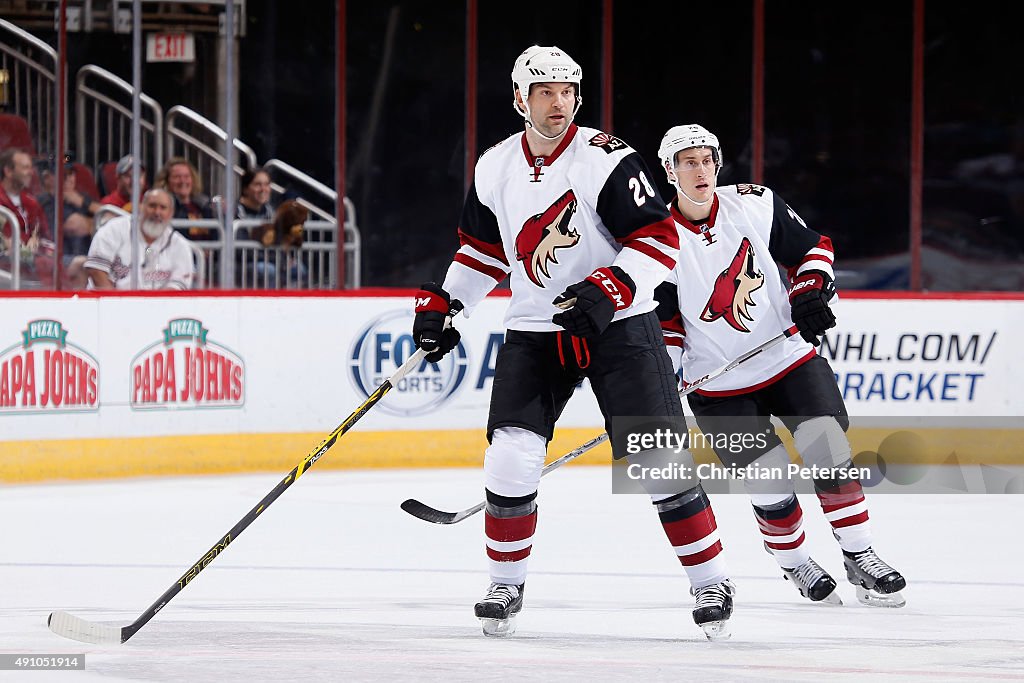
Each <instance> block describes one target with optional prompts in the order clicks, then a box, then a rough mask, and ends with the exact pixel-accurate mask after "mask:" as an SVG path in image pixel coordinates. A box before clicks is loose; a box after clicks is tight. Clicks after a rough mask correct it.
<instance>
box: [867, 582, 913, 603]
mask: <svg viewBox="0 0 1024 683" xmlns="http://www.w3.org/2000/svg"><path fill="white" fill-rule="evenodd" d="M857 600H859V601H860V603H861V604H862V605H867V606H868V607H903V606H904V605H906V604H907V601H906V599H905V598H904V597H903V593H901V592H900V591H896V592H895V593H879V592H878V591H872V590H868V589H867V588H864V587H863V586H857Z"/></svg>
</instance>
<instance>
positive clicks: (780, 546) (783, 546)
mask: <svg viewBox="0 0 1024 683" xmlns="http://www.w3.org/2000/svg"><path fill="white" fill-rule="evenodd" d="M764 544H765V545H766V546H768V547H769V548H771V549H772V550H796V549H797V548H799V547H800V546H802V545H803V544H804V532H802V531H801V532H800V537H799V538H798V539H796V540H795V541H790V542H788V543H773V542H772V541H768V540H766V541H765V542H764Z"/></svg>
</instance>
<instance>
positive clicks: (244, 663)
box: [0, 453, 1024, 683]
mask: <svg viewBox="0 0 1024 683" xmlns="http://www.w3.org/2000/svg"><path fill="white" fill-rule="evenodd" d="M332 457H340V456H339V453H333V454H332ZM284 474H285V473H284V472H282V473H280V475H277V474H261V475H247V476H230V477H227V476H217V477H215V476H211V477H201V478H167V479H147V480H118V481H112V482H102V483H84V484H83V483H68V484H53V485H32V486H5V487H2V488H0V530H2V533H0V538H2V539H3V546H2V553H0V653H26V654H37V655H40V654H57V653H85V654H86V667H87V668H86V671H84V672H81V671H78V672H32V673H28V672H14V673H12V672H0V679H2V680H28V681H33V682H35V681H44V680H53V681H72V680H76V681H77V680H89V681H125V680H133V681H247V682H251V683H255V682H256V681H269V680H287V681H305V680H337V681H351V680H355V681H359V680H370V681H373V680H393V679H398V678H401V679H405V680H446V681H448V680H454V681H471V680H472V681H507V680H514V679H530V680H541V679H543V680H547V681H561V680H573V681H581V680H595V681H605V680H636V681H668V680H695V681H701V682H702V683H703V682H705V681H715V680H729V681H737V680H740V681H745V680H777V681H811V680H815V681H816V680H820V679H821V678H823V677H826V676H827V677H828V678H829V679H831V680H851V681H852V680H864V679H874V680H920V681H943V680H949V681H978V680H1024V578H1022V567H1024V542H1022V534H1021V532H1020V528H1019V526H1020V520H1021V519H1022V518H1024V496H1013V495H1003V496H996V495H987V496H986V495H947V496H940V495H905V494H904V495H875V496H871V495H870V493H869V498H868V502H869V505H870V511H871V517H872V522H873V528H874V532H875V539H876V540H875V548H876V549H877V550H878V552H879V554H880V555H881V556H882V558H883V559H885V560H887V561H888V562H890V563H891V564H893V565H894V566H896V567H897V568H898V569H900V570H901V571H902V572H903V574H904V575H905V576H906V577H907V579H908V582H909V586H908V588H907V589H906V590H905V591H904V595H905V596H906V597H907V601H908V604H907V606H906V607H905V608H903V609H879V608H868V607H864V606H862V605H860V604H859V603H857V602H856V598H855V597H854V590H853V587H852V586H851V585H850V584H849V583H847V582H846V579H845V573H844V572H843V569H842V560H841V556H840V551H839V549H838V546H837V544H836V543H835V542H834V541H833V540H832V537H831V534H830V532H829V530H828V527H827V524H826V522H825V521H824V519H823V517H822V515H821V513H820V508H819V507H818V504H817V500H816V499H815V498H813V497H810V498H802V502H803V506H804V512H805V529H806V531H807V537H808V543H809V544H810V548H811V552H812V555H813V557H815V559H817V560H818V561H819V562H820V563H821V564H822V565H823V566H824V567H825V568H826V569H828V570H829V571H830V572H832V574H833V575H834V576H835V577H836V579H837V581H839V591H840V593H841V595H842V597H843V600H844V602H845V603H846V604H845V605H844V606H843V607H830V606H823V605H815V604H811V603H810V602H808V601H806V600H804V599H803V598H801V597H800V596H799V595H798V594H797V592H796V590H795V589H794V588H793V587H792V586H791V585H790V584H788V583H787V582H785V581H783V579H782V577H781V574H780V573H779V571H778V569H777V568H776V566H775V563H774V561H773V560H772V559H771V558H770V557H769V556H768V555H767V554H766V553H765V551H764V550H763V549H762V546H761V542H760V539H759V535H758V533H757V529H756V526H755V524H754V521H753V515H752V513H751V511H750V505H749V503H748V501H747V499H746V497H745V496H742V495H718V496H715V497H713V499H712V502H713V504H714V507H715V512H716V515H717V517H718V520H719V526H720V528H721V529H722V537H723V541H724V544H725V552H726V557H727V559H728V562H729V564H730V567H731V570H732V572H733V577H734V580H735V582H736V584H737V587H738V595H737V598H736V601H737V602H736V611H735V613H734V616H733V618H732V620H731V626H732V633H733V636H732V639H731V640H728V641H725V642H715V643H711V642H708V641H707V640H705V638H704V636H703V634H702V633H701V631H700V630H699V629H698V628H697V627H696V626H694V624H693V622H692V620H691V617H690V610H691V609H692V605H693V598H691V597H690V595H689V594H688V590H687V589H688V583H687V581H686V579H685V577H684V574H683V572H682V569H681V567H680V566H679V564H678V561H677V560H676V558H675V555H674V554H673V553H672V551H671V549H670V548H669V546H668V543H667V541H666V540H665V538H664V536H663V533H662V530H661V527H660V525H659V524H658V522H657V517H656V515H655V513H654V510H653V509H652V508H651V505H650V503H649V502H648V499H647V498H646V497H645V496H631V495H612V494H611V476H610V469H608V468H604V467H570V468H566V469H564V470H560V471H558V472H555V473H552V475H551V476H550V477H545V479H544V481H543V484H542V486H541V493H540V497H539V499H538V503H539V515H540V516H539V526H538V531H537V535H536V539H535V544H534V551H533V556H532V558H531V571H530V578H529V581H528V584H527V590H526V606H525V608H524V611H523V613H522V615H521V616H520V618H519V630H518V633H517V634H516V635H515V636H514V637H513V638H510V639H505V640H495V639H488V638H485V637H484V636H483V635H482V634H481V632H480V627H479V624H478V622H477V620H476V619H475V618H474V617H473V613H472V605H473V603H474V602H476V600H477V599H479V598H480V597H481V596H482V595H483V592H484V590H485V589H486V587H487V583H488V581H487V574H486V562H485V556H484V550H483V516H482V514H481V515H477V516H475V517H472V518H470V519H468V520H466V521H464V522H462V523H460V524H456V525H453V526H435V525H431V524H428V523H426V522H423V521H420V520H418V519H415V518H413V517H410V516H408V515H407V514H405V513H404V512H402V511H401V510H400V509H399V507H398V505H399V503H400V502H401V501H402V500H404V499H405V498H408V497H414V498H418V499H420V500H422V501H423V502H425V503H428V504H431V505H434V506H436V507H439V508H442V509H447V510H457V509H461V508H464V507H469V506H470V505H472V504H474V503H476V502H479V500H481V499H482V472H481V471H478V470H429V471H368V472H335V471H325V472H318V471H316V470H315V469H313V470H311V471H309V472H308V473H307V474H306V475H305V476H303V477H302V478H300V479H299V481H298V482H297V483H296V484H295V485H294V486H292V487H291V488H290V489H288V490H287V491H286V492H285V494H284V495H283V496H282V497H281V498H280V499H278V500H277V501H276V502H275V503H274V504H273V505H272V506H271V507H270V508H269V510H267V511H266V512H265V513H264V514H263V515H262V516H261V517H260V518H259V519H257V520H256V521H255V522H253V524H252V525H251V526H250V527H249V528H248V529H247V530H246V531H245V532H244V533H243V534H242V535H241V536H240V537H239V538H238V539H237V540H236V541H235V542H234V543H232V544H231V545H230V547H229V548H228V549H227V550H226V551H225V552H224V553H223V554H221V555H220V556H219V557H218V558H217V559H216V560H215V561H214V562H213V563H212V564H211V565H210V566H209V567H208V568H207V569H206V570H205V571H204V572H202V573H201V574H200V575H199V576H198V578H196V579H195V580H194V581H193V582H192V583H191V584H189V585H188V586H187V587H186V588H185V590H184V591H182V592H181V593H180V594H179V595H178V596H177V597H175V598H174V599H173V600H172V601H171V602H170V603H169V604H168V605H167V606H166V607H165V608H164V609H163V610H162V611H161V612H160V613H159V614H157V615H156V617H154V619H153V620H152V621H150V622H149V624H147V625H146V626H145V627H144V628H143V629H142V630H141V631H139V632H138V633H137V634H136V635H135V636H134V637H133V638H132V639H131V640H129V641H128V642H127V643H125V644H123V645H117V646H92V645H86V644H84V643H78V642H75V641H70V640H66V639H63V638H61V637H58V636H57V635H55V634H53V633H51V632H50V631H49V630H48V629H47V627H46V617H47V615H48V614H49V613H50V612H51V611H53V610H66V611H69V612H71V613H72V614H75V615H77V616H79V617H82V618H85V619H89V620H94V621H102V622H104V623H109V624H111V625H116V626H122V625H126V624H128V623H130V622H132V621H134V620H135V619H136V618H137V617H138V616H139V615H140V614H142V612H143V611H144V610H145V609H146V608H147V607H148V606H149V605H150V604H152V603H153V602H154V601H155V600H156V598H157V597H158V596H159V595H160V594H161V593H163V592H164V591H165V590H166V589H167V588H168V587H169V586H170V585H172V584H173V583H174V582H176V581H177V579H178V578H179V577H180V576H181V575H182V574H183V573H184V572H185V571H186V570H187V569H188V568H189V567H190V566H191V564H192V563H193V562H195V561H196V560H198V559H199V558H200V556H201V555H202V554H203V553H204V552H205V551H206V550H207V549H208V548H209V547H210V546H212V545H213V544H214V543H215V542H216V541H217V540H219V539H220V537H221V536H222V535H223V534H224V533H226V532H227V531H228V530H229V529H230V528H231V526H232V525H233V524H234V523H235V522H236V521H238V520H239V519H240V518H241V517H242V516H243V515H244V514H245V513H246V512H247V511H248V510H249V509H250V508H251V507H252V506H254V505H255V504H256V503H257V502H258V501H259V500H260V499H261V498H262V497H263V496H264V495H265V494H266V493H267V492H269V491H270V490H271V488H273V487H274V485H275V484H276V483H277V481H278V480H279V479H280V478H281V477H283V476H284Z"/></svg>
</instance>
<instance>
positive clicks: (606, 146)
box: [588, 133, 629, 154]
mask: <svg viewBox="0 0 1024 683" xmlns="http://www.w3.org/2000/svg"><path fill="white" fill-rule="evenodd" d="M588 144H589V145H590V146H591V147H597V148H598V149H601V150H604V152H605V154H611V153H612V152H617V151H619V150H620V149H628V148H629V145H627V144H626V143H625V142H624V141H622V140H621V139H619V138H617V137H615V136H614V135H612V134H611V133H598V134H597V135H595V136H593V137H592V138H590V140H589V141H588Z"/></svg>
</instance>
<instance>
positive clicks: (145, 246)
mask: <svg viewBox="0 0 1024 683" xmlns="http://www.w3.org/2000/svg"><path fill="white" fill-rule="evenodd" d="M173 211H174V201H173V199H172V198H171V195H170V194H169V193H168V192H167V191H166V190H162V189H152V190H150V191H149V192H147V193H146V194H144V195H143V196H142V216H141V220H140V221H139V223H140V224H139V233H138V235H139V245H138V249H139V256H140V260H141V263H139V264H138V265H137V266H135V267H136V269H137V272H138V282H139V289H189V288H191V286H192V279H193V277H194V276H195V261H194V260H193V256H192V248H191V246H189V241H188V239H187V238H186V237H184V236H182V235H181V234H179V233H177V232H175V231H174V230H172V229H171V214H172V213H173ZM131 230H132V219H131V216H120V217H118V218H114V219H112V220H110V221H108V222H107V223H106V224H104V226H103V227H102V228H100V230H99V231H98V232H97V233H96V235H95V237H93V240H92V246H90V248H89V258H88V259H87V260H86V262H85V270H86V272H87V273H88V274H89V279H90V288H92V289H130V288H131V272H132V268H133V262H134V260H133V258H132V238H131Z"/></svg>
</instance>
